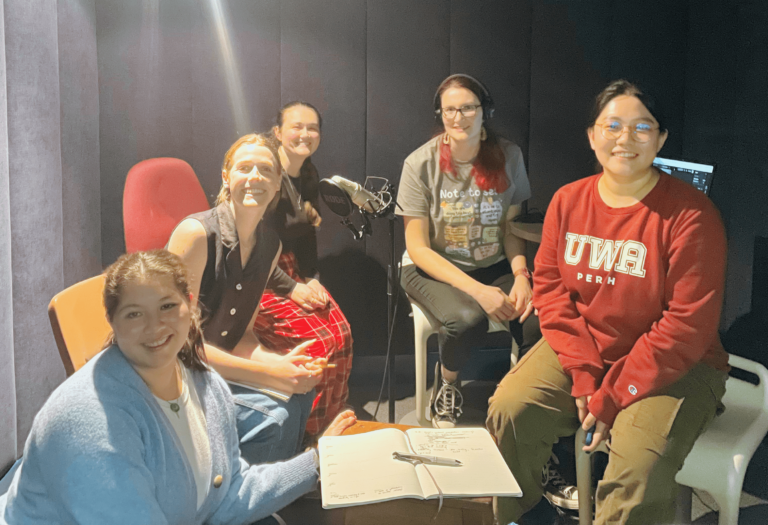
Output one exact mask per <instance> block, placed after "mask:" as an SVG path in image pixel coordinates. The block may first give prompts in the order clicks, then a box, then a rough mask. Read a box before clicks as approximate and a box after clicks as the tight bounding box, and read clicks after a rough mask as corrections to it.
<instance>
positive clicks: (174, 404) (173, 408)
mask: <svg viewBox="0 0 768 525" xmlns="http://www.w3.org/2000/svg"><path fill="white" fill-rule="evenodd" d="M179 372H180V371H179V363H178V361H177V362H176V378H177V380H178V379H180V377H179V376H180V373H179ZM180 382H181V383H182V385H181V395H180V396H179V397H178V398H176V399H175V400H174V401H166V403H168V405H169V406H170V407H171V412H173V413H174V414H176V417H178V418H181V415H179V410H181V407H180V406H179V403H178V402H177V401H178V400H179V399H181V396H182V395H184V381H183V380H182V381H180Z"/></svg>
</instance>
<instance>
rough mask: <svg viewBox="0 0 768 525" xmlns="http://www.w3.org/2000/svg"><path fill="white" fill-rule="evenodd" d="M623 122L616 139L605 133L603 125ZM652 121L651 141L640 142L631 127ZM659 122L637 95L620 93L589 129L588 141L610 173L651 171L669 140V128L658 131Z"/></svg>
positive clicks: (633, 175)
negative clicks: (602, 128) (654, 161)
mask: <svg viewBox="0 0 768 525" xmlns="http://www.w3.org/2000/svg"><path fill="white" fill-rule="evenodd" d="M606 123H616V124H614V125H615V126H616V127H617V128H618V127H619V126H624V129H623V130H622V132H621V135H620V136H619V137H618V138H615V139H607V138H605V136H603V133H602V130H601V126H603V125H604V124H606ZM637 125H641V127H642V125H649V126H650V127H651V129H652V131H651V132H650V138H649V140H648V142H644V143H641V142H638V141H637V140H636V139H635V137H634V136H633V134H632V127H633V126H637ZM658 127H659V123H658V122H657V121H656V119H655V118H654V117H653V115H651V112H650V111H648V108H646V107H645V106H644V105H643V103H642V102H640V100H639V99H638V98H637V97H634V96H628V95H619V96H617V97H615V98H613V99H612V100H611V101H610V102H608V104H606V106H605V108H604V109H603V111H601V112H600V115H599V116H598V117H597V121H596V122H595V123H594V125H593V126H592V127H591V128H589V129H588V130H587V135H588V136H589V144H590V146H591V147H592V149H593V150H594V152H595V156H596V157H597V160H598V162H600V165H601V166H602V167H603V170H605V172H606V173H607V174H610V175H613V176H615V177H621V178H623V179H625V180H632V179H635V178H638V177H642V176H644V175H645V174H647V173H648V170H649V169H651V164H653V159H654V158H655V157H656V154H657V153H658V152H659V150H661V147H662V146H663V145H664V142H665V141H666V140H667V132H666V131H664V132H659V129H658Z"/></svg>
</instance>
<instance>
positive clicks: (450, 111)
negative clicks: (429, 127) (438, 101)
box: [435, 104, 482, 119]
mask: <svg viewBox="0 0 768 525" xmlns="http://www.w3.org/2000/svg"><path fill="white" fill-rule="evenodd" d="M481 106H482V104H467V105H466V106H461V107H460V108H450V107H449V108H440V109H438V110H437V111H435V113H437V114H438V115H439V114H440V113H441V112H442V114H443V116H444V117H445V118H447V119H452V118H456V113H461V115H462V116H463V117H474V116H475V113H477V108H479V107H481Z"/></svg>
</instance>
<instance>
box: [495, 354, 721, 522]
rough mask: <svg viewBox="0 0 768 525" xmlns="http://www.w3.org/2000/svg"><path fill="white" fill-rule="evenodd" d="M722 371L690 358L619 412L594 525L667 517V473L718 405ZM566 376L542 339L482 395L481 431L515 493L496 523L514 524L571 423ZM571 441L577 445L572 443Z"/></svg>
mask: <svg viewBox="0 0 768 525" xmlns="http://www.w3.org/2000/svg"><path fill="white" fill-rule="evenodd" d="M726 379H727V374H726V373H725V372H722V371H719V370H715V369H714V368H712V367H710V366H707V365H704V364H698V365H696V366H695V367H694V368H693V369H691V370H690V371H689V372H688V373H687V374H686V375H685V376H683V377H682V378H681V379H679V380H678V381H677V382H676V383H674V384H672V385H670V386H668V387H666V388H664V389H663V390H661V391H660V392H658V393H657V394H655V395H653V396H651V397H648V398H645V399H642V400H640V401H638V402H636V403H634V404H632V405H630V406H629V407H627V408H626V409H624V410H622V411H621V412H619V415H618V416H617V418H616V421H615V422H614V424H613V428H612V429H611V440H610V444H609V449H610V454H609V460H608V467H607V469H606V471H605V475H604V477H603V480H602V481H601V482H600V483H599V484H598V488H597V492H596V495H595V497H596V501H597V513H596V519H595V522H596V525H603V524H629V525H632V524H638V525H651V524H659V523H662V524H663V523H671V522H672V520H673V519H674V516H675V508H674V506H675V499H676V497H677V492H678V485H677V483H675V474H677V472H678V471H679V470H680V469H681V468H682V466H683V461H684V460H685V457H686V456H687V455H688V453H689V452H690V451H691V448H693V444H694V442H695V441H696V438H697V437H698V436H699V435H700V434H701V432H702V431H703V430H704V429H705V428H706V426H707V425H708V424H709V422H710V421H711V420H712V418H713V417H714V416H715V414H716V413H719V412H721V411H722V409H723V406H722V404H721V403H720V400H721V399H722V397H723V394H724V393H725V380H726ZM572 386H573V384H572V382H571V378H570V376H569V375H568V374H566V373H565V372H564V371H563V368H562V367H561V366H560V362H559V361H558V359H557V355H556V354H555V352H554V351H553V350H552V347H550V346H549V344H548V343H547V342H546V341H545V340H544V339H542V340H541V341H539V342H538V343H537V344H536V345H535V346H534V347H533V348H531V350H530V351H529V352H528V353H527V354H526V355H525V357H524V358H523V359H522V360H521V361H520V362H519V363H518V364H517V366H515V367H514V368H513V369H512V370H511V371H510V372H509V373H508V374H507V375H506V377H504V379H503V380H502V381H501V383H499V386H498V388H497V389H496V392H495V393H494V395H493V397H491V399H490V403H489V409H488V421H487V425H488V429H489V430H490V431H491V433H492V434H494V436H495V437H496V439H497V442H498V443H499V448H500V449H501V453H502V455H503V456H504V459H505V460H506V462H507V464H508V465H509V468H510V469H511V470H512V473H513V474H514V475H515V478H516V479H517V482H518V483H519V484H520V487H521V488H522V491H523V496H522V497H521V498H499V501H498V514H499V516H498V517H499V522H500V523H502V524H508V523H511V522H516V521H517V520H518V519H519V518H520V516H522V515H523V514H524V513H525V512H527V511H528V510H530V509H532V508H533V507H534V506H535V505H536V504H537V503H538V502H539V500H540V499H541V496H542V494H543V488H542V486H541V479H542V478H541V472H542V468H543V467H544V465H545V464H546V462H547V460H548V459H549V457H550V454H551V451H552V445H553V444H554V443H555V441H557V439H558V438H560V437H564V436H569V435H572V434H574V433H575V432H576V430H577V429H578V427H579V420H578V415H577V410H576V404H575V402H574V398H573V397H572V396H571V387H572ZM577 446H581V445H579V444H577Z"/></svg>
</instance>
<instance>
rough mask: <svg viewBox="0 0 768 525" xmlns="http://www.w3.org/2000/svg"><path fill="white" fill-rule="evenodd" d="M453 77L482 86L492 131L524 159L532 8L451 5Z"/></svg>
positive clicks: (496, 1) (469, 1) (464, 0)
mask: <svg viewBox="0 0 768 525" xmlns="http://www.w3.org/2000/svg"><path fill="white" fill-rule="evenodd" d="M450 39H451V73H466V74H469V75H472V76H474V77H476V78H478V79H479V80H480V81H481V82H483V83H484V84H485V85H486V87H487V88H488V91H490V92H491V95H492V96H493V100H494V104H495V106H496V112H495V116H494V119H493V120H492V121H491V122H490V125H491V126H493V128H494V129H495V130H496V131H497V132H498V133H499V134H500V135H501V136H503V137H506V138H508V139H510V140H511V141H513V142H515V143H516V144H517V145H518V146H520V149H522V151H523V156H524V157H525V159H526V160H527V159H528V121H529V119H530V111H529V109H530V107H529V104H528V101H529V98H530V87H531V84H530V79H531V2H529V1H516V2H509V1H506V0H492V1H488V2H477V1H474V0H451V35H450Z"/></svg>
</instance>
